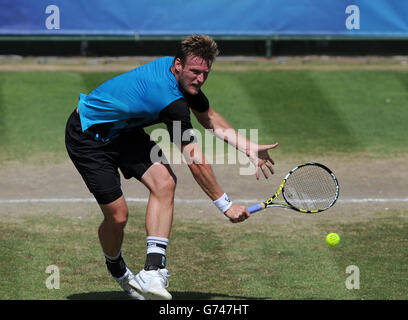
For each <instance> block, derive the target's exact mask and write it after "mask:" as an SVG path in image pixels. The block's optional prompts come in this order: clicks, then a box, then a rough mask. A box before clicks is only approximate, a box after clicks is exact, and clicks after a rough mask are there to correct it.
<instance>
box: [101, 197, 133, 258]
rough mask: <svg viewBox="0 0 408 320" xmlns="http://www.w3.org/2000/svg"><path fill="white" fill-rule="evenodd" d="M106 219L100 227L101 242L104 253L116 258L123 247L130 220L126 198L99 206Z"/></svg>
mask: <svg viewBox="0 0 408 320" xmlns="http://www.w3.org/2000/svg"><path fill="white" fill-rule="evenodd" d="M99 206H100V207H101V210H102V212H103V215H104V217H105V219H104V220H103V221H102V223H101V225H100V226H99V232H98V235H99V240H100V242H101V246H102V249H103V252H104V253H105V254H107V255H109V256H111V257H114V256H116V255H117V254H118V253H119V250H120V249H121V246H122V241H123V235H124V231H123V230H124V228H125V226H126V222H127V218H128V207H127V204H126V201H125V198H124V197H123V196H121V197H120V198H118V199H117V200H115V201H113V202H111V203H108V204H101V205H99Z"/></svg>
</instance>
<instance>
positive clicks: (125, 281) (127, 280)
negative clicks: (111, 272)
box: [113, 267, 146, 300]
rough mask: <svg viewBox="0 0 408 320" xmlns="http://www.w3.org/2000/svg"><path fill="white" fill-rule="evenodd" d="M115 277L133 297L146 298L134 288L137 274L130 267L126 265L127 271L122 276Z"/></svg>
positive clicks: (137, 298)
mask: <svg viewBox="0 0 408 320" xmlns="http://www.w3.org/2000/svg"><path fill="white" fill-rule="evenodd" d="M113 278H114V279H115V280H116V282H117V283H118V284H119V285H120V286H121V287H122V289H123V290H124V291H125V292H126V293H127V294H128V295H129V296H130V297H131V298H132V299H136V300H146V298H145V297H144V296H143V295H141V294H139V293H138V292H137V291H136V290H135V289H134V286H135V284H134V283H133V282H135V274H134V273H133V272H132V270H130V269H129V268H128V267H126V273H125V274H124V275H123V276H122V277H120V278H115V277H113Z"/></svg>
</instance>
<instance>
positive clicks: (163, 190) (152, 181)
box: [142, 163, 176, 239]
mask: <svg viewBox="0 0 408 320" xmlns="http://www.w3.org/2000/svg"><path fill="white" fill-rule="evenodd" d="M142 182H143V184H144V185H145V186H146V187H147V188H148V189H149V190H150V195H149V202H148V205H147V209H146V233H147V236H157V237H162V238H167V239H168V238H169V236H170V230H171V225H172V222H173V209H174V192H175V188H176V177H175V176H174V174H173V172H172V171H171V168H170V167H169V166H166V165H164V164H161V163H155V164H153V165H152V166H151V167H150V168H149V169H148V170H147V171H146V172H145V174H144V175H143V177H142Z"/></svg>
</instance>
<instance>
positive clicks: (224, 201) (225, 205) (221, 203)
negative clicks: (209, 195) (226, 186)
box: [214, 193, 232, 213]
mask: <svg viewBox="0 0 408 320" xmlns="http://www.w3.org/2000/svg"><path fill="white" fill-rule="evenodd" d="M214 204H215V206H216V207H217V208H218V209H220V211H221V212H222V213H225V212H226V211H227V210H228V209H229V208H231V206H232V201H231V200H230V198H228V196H227V194H226V193H224V194H223V195H222V196H221V197H220V198H219V199H217V200H215V201H214Z"/></svg>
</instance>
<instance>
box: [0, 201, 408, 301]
mask: <svg viewBox="0 0 408 320" xmlns="http://www.w3.org/2000/svg"><path fill="white" fill-rule="evenodd" d="M130 210H131V212H132V214H131V215H130V219H129V223H128V225H127V228H126V237H125V242H124V245H123V250H124V256H125V258H126V260H127V262H128V264H129V265H130V266H131V267H132V268H133V269H135V270H138V269H141V268H142V267H143V264H144V255H143V254H140V252H144V250H145V235H144V216H143V211H144V209H143V208H141V207H131V208H130ZM407 213H408V212H407V211H396V210H390V211H388V212H387V217H385V218H382V217H381V216H382V213H381V212H373V214H372V216H371V217H370V218H367V220H365V221H363V222H362V221H361V220H359V221H357V220H354V219H353V218H352V217H348V218H347V219H345V220H346V221H348V222H343V223H339V222H338V221H337V222H334V221H333V219H329V218H325V217H324V216H320V217H321V218H316V217H313V218H312V217H310V216H307V217H306V216H303V215H294V216H293V217H292V218H291V223H290V224H289V223H288V224H285V223H280V224H278V226H279V227H276V222H275V221H274V217H273V216H272V215H267V214H265V215H264V216H258V217H257V218H258V219H257V220H258V221H257V220H256V219H255V218H254V219H253V220H252V221H253V222H251V221H250V220H249V221H248V222H247V223H246V224H245V225H232V224H230V225H228V224H227V225H225V224H224V223H220V222H219V221H214V220H211V219H209V220H207V221H206V222H203V221H200V223H197V221H195V220H192V219H182V218H177V217H176V219H175V222H174V228H173V233H172V237H171V246H170V247H169V248H168V266H169V268H170V270H171V272H172V277H171V278H170V280H171V287H170V292H171V293H172V294H173V296H174V298H175V299H214V300H218V299H227V300H235V299H246V300H250V299H285V300H286V299H342V300H349V299H350V300H360V299H365V300H367V299H374V300H376V299H385V300H387V299H406V298H407V296H408V280H407V278H406V265H407V263H408V258H407V254H406V253H407V252H406V246H407V243H406V242H407V238H406V230H407V228H408V224H407V221H406V219H404V218H403V217H402V216H403V215H406V214H407ZM305 217H306V218H305ZM100 219H101V215H100V213H99V212H98V211H97V208H96V207H95V210H94V211H92V210H91V211H90V212H88V213H87V214H85V215H82V218H81V219H79V218H78V216H75V215H72V216H67V215H65V216H64V215H60V214H55V213H54V214H50V212H46V211H44V212H43V213H41V214H38V215H35V216H34V215H31V216H30V215H26V216H23V217H19V218H18V221H16V220H15V219H14V220H13V219H11V220H8V222H2V223H1V224H0V229H1V230H0V231H1V232H0V251H1V253H2V254H1V255H0V270H1V271H2V277H1V279H0V284H1V288H2V290H0V299H124V298H126V296H125V295H124V294H122V293H121V292H120V290H119V287H117V285H116V283H115V282H114V281H113V280H112V279H111V278H110V276H109V275H108V273H107V271H106V268H105V267H104V261H103V256H102V253H101V251H100V247H99V243H98V240H97V232H96V230H97V228H98V225H99V223H100ZM310 219H313V221H314V222H313V223H311V221H310ZM216 220H217V219H216ZM259 220H263V221H259ZM330 230H336V232H338V233H339V234H340V235H341V238H342V242H341V244H340V245H339V246H338V247H335V248H330V247H328V246H327V245H326V243H325V233H326V232H328V231H330ZM10 257H13V258H12V259H10ZM187 261H188V262H187ZM48 265H56V266H58V268H59V271H60V289H53V290H49V289H47V288H46V285H45V281H46V279H47V277H48V276H49V274H47V273H45V269H46V268H47V266H48ZM349 265H356V266H358V268H359V269H360V289H358V290H357V289H354V290H349V289H347V288H346V286H345V281H346V279H347V277H348V276H349V274H346V268H347V266H349Z"/></svg>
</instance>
